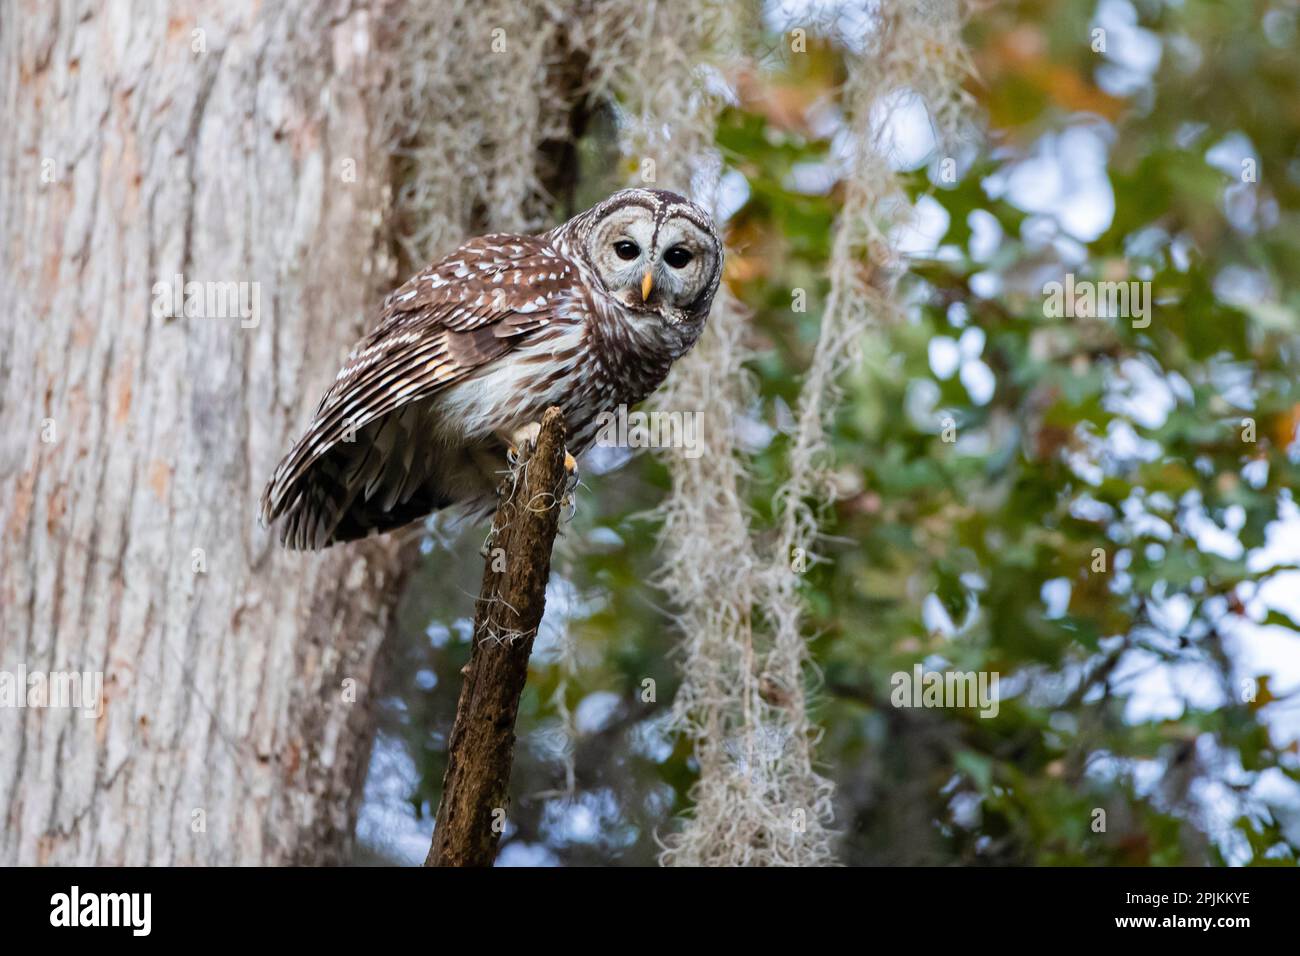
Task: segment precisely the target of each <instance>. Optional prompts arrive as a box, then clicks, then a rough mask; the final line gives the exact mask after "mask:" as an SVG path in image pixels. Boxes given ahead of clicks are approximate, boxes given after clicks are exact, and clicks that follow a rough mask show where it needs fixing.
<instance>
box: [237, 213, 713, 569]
mask: <svg viewBox="0 0 1300 956" xmlns="http://www.w3.org/2000/svg"><path fill="white" fill-rule="evenodd" d="M721 274H722V243H721V242H720V241H719V239H718V234H717V231H716V229H715V228H714V226H713V222H712V220H711V219H710V218H709V216H708V215H707V214H706V213H705V212H704V210H703V209H701V208H700V207H699V206H697V205H695V204H694V203H692V202H689V201H688V200H686V199H684V198H682V197H681V196H678V195H676V194H674V193H670V192H664V191H662V190H657V189H626V190H623V191H621V192H617V193H615V194H614V195H612V196H610V197H609V198H608V199H606V200H605V201H604V202H602V203H600V204H598V205H596V206H594V207H592V208H591V209H588V210H587V211H586V212H583V213H580V214H579V215H577V216H575V217H574V218H572V219H570V220H569V221H568V222H566V223H564V224H563V225H561V226H559V227H557V228H555V229H552V230H551V231H550V232H545V233H541V234H540V235H532V236H524V235H505V234H494V235H487V236H482V237H480V238H478V239H474V240H471V241H470V242H468V243H466V244H465V245H463V246H461V247H460V248H459V249H457V250H456V251H455V252H454V253H452V254H451V255H449V256H448V257H446V258H445V259H442V260H441V261H439V262H435V263H433V264H432V265H430V266H429V267H428V268H426V269H425V270H423V271H422V272H420V273H419V274H418V275H415V276H413V277H412V278H411V279H409V280H408V281H407V282H406V283H405V284H404V285H402V286H401V287H400V288H398V289H397V290H395V291H394V292H392V293H391V294H390V295H389V296H388V297H387V298H386V299H385V300H384V303H383V308H382V312H381V316H380V320H379V322H378V324H377V326H376V328H375V329H374V330H373V331H372V332H370V334H368V335H367V336H366V337H365V338H363V339H362V340H361V342H360V343H358V344H357V346H356V347H355V348H354V349H353V350H352V353H351V354H350V355H349V356H348V359H347V362H346V363H345V364H344V366H343V368H342V369H341V370H340V371H339V373H338V376H337V378H336V379H335V381H334V384H333V385H332V386H331V387H330V388H329V390H328V391H327V392H326V393H325V396H324V398H322V399H321V402H320V405H319V406H318V407H317V409H316V414H315V415H314V416H313V418H312V421H311V423H310V424H309V425H308V427H307V430H306V433H305V434H304V435H303V436H302V437H301V438H300V439H299V440H298V442H297V444H295V445H294V446H293V448H292V450H290V452H289V453H288V454H287V455H286V456H285V458H284V460H283V461H282V462H280V465H279V467H277V468H276V470H275V474H274V475H273V476H272V478H271V481H270V483H269V484H268V485H267V488H266V491H265V492H264V493H263V495H262V519H263V521H264V522H266V523H267V524H273V523H276V522H278V523H279V528H280V541H281V543H282V544H284V545H285V546H286V547H289V548H312V549H315V548H324V547H327V546H329V545H331V544H334V543H336V542H340V541H350V540H353V539H355V538H361V537H364V536H366V535H367V534H370V533H371V532H383V531H388V530H391V529H393V528H398V527H400V526H402V525H405V524H408V523H410V522H412V521H416V520H418V519H420V518H423V517H425V516H426V515H429V514H430V513H432V512H434V511H438V510H441V509H444V508H451V507H458V508H461V509H462V510H463V511H465V512H470V513H473V512H479V513H485V512H486V511H487V510H489V509H490V508H491V506H492V504H493V502H494V500H495V488H496V485H497V483H498V482H499V480H500V472H501V470H502V469H503V468H504V467H505V463H506V455H507V452H508V449H509V448H511V447H513V446H514V445H516V444H518V442H520V441H522V440H525V439H526V436H527V435H528V434H530V432H531V434H534V435H535V433H536V423H537V422H538V421H540V419H541V416H542V412H543V411H545V410H546V408H547V407H549V406H551V405H558V406H559V407H560V408H561V409H562V410H563V412H564V416H565V424H566V426H567V428H568V436H569V437H568V447H569V450H570V451H571V452H572V453H573V454H580V453H581V452H582V451H583V450H585V449H586V448H587V447H588V446H589V445H590V444H591V443H592V441H593V440H594V439H595V437H596V434H597V429H598V427H599V423H600V416H601V414H602V413H603V412H612V411H614V410H615V409H617V408H618V406H620V405H627V406H631V405H633V404H635V403H637V402H639V401H641V400H642V399H644V398H645V397H646V396H648V395H649V394H650V393H651V392H652V391H654V390H655V389H656V388H658V386H659V384H660V383H661V382H663V380H664V378H665V377H666V376H667V375H668V370H669V369H670V368H671V366H672V364H673V362H675V361H676V360H677V359H679V358H680V357H681V356H682V355H684V354H685V353H686V352H687V351H688V350H689V349H690V348H691V346H692V345H694V344H695V340H696V339H698V338H699V336H700V333H701V331H703V328H704V322H705V319H706V318H707V317H708V314H709V307H710V306H711V305H712V302H713V297H714V294H715V293H716V292H717V289H718V281H719V278H720V276H721Z"/></svg>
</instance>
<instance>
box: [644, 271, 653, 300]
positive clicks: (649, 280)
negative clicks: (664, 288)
mask: <svg viewBox="0 0 1300 956" xmlns="http://www.w3.org/2000/svg"><path fill="white" fill-rule="evenodd" d="M654 284H655V279H654V273H652V272H651V271H650V270H649V269H647V270H646V271H645V275H643V276H642V277H641V301H642V302H645V301H646V300H647V299H649V298H650V290H651V289H653V288H654Z"/></svg>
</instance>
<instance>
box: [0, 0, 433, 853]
mask: <svg viewBox="0 0 1300 956" xmlns="http://www.w3.org/2000/svg"><path fill="white" fill-rule="evenodd" d="M372 21H373V12H372V10H371V8H370V6H369V5H367V4H366V3H365V2H355V0H354V2H324V0H292V2H286V3H263V2H258V0H226V2H223V3H220V4H212V3H197V2H194V3H184V2H175V3H164V2H147V0H139V2H127V0H120V2H117V0H115V2H112V3H100V2H96V0H67V2H61V3H37V2H17V3H6V4H3V5H0V127H3V129H4V130H5V135H4V137H2V138H0V307H2V312H0V401H2V402H3V404H2V406H0V482H2V484H0V508H2V512H0V521H2V522H3V543H2V544H0V608H2V609H0V615H2V618H0V671H7V672H10V673H11V674H13V673H21V672H24V671H25V672H32V671H58V670H77V671H97V672H102V674H103V682H104V706H103V712H102V713H101V714H100V715H99V716H98V717H93V718H86V717H83V716H82V715H81V713H79V712H78V711H76V710H72V709H66V708H64V709H54V708H45V709H38V708H21V709H19V708H7V709H2V710H0V815H2V816H0V864H5V865H11V864H68V863H82V864H218V863H219V864H275V863H289V862H300V863H328V862H338V861H341V860H343V859H345V858H346V856H347V854H348V852H349V843H350V839H351V832H352V825H353V820H354V817H355V812H356V805H357V800H358V799H359V795H360V792H361V787H360V783H361V780H362V778H363V775H364V771H365V768H366V763H367V758H368V749H369V741H370V728H371V726H372V721H371V716H370V710H371V706H372V701H373V693H372V688H371V686H370V685H371V677H372V668H373V664H374V660H375V655H376V651H377V650H378V648H379V645H380V643H381V639H382V637H383V636H384V633H385V631H386V629H387V628H388V626H389V621H390V618H391V608H392V606H393V604H394V602H395V600H396V597H397V595H398V589H399V585H400V582H401V578H402V576H403V573H404V569H405V567H406V566H407V564H408V561H407V557H406V555H405V554H403V553H402V551H401V549H400V548H399V546H398V544H397V543H396V542H395V541H393V540H379V541H371V542H365V543H362V544H360V545H358V546H355V547H345V548H337V549H333V550H331V551H328V552H325V553H323V554H318V555H301V554H288V553H283V552H281V551H280V550H279V549H278V547H277V546H275V545H274V543H273V540H272V537H271V535H270V534H269V533H268V532H267V531H265V530H263V529H261V528H259V527H258V524H257V522H256V518H255V503H256V501H257V497H258V494H259V492H260V491H261V487H262V484H263V483H264V481H265V480H266V478H267V476H268V475H269V474H270V471H271V469H272V468H273V466H274V465H275V463H276V461H277V459H278V457H279V455H280V454H281V452H283V450H284V449H285V448H286V447H288V443H289V441H290V440H291V438H292V437H293V433H294V432H295V431H296V430H297V429H298V428H300V427H301V425H302V423H303V422H304V421H305V420H306V418H307V415H308V412H309V411H310V406H311V405H312V404H313V403H314V402H315V400H316V399H317V398H318V397H319V395H320V394H321V393H322V391H323V390H324V388H325V387H326V385H327V384H328V382H329V380H330V378H331V377H332V375H333V373H334V371H335V369H336V368H337V367H338V362H339V360H340V359H341V358H342V356H343V354H344V352H345V351H346V349H347V347H348V346H350V345H351V343H352V342H353V341H354V340H355V339H356V337H357V336H358V335H359V334H360V333H361V331H362V329H363V326H364V323H365V319H366V313H367V307H368V306H369V304H371V303H373V302H375V301H377V297H378V295H379V294H381V293H382V292H383V291H385V289H384V288H383V286H384V285H386V284H387V282H388V281H389V280H391V279H392V278H393V277H392V276H390V275H379V274H377V271H376V269H375V264H374V262H373V261H372V258H371V251H372V250H373V249H375V248H377V247H378V246H380V245H382V244H381V243H377V242H376V229H377V228H378V225H379V222H380V220H381V216H380V215H379V212H380V210H381V209H382V186H383V183H382V178H383V173H384V172H385V170H386V168H387V163H386V160H385V158H384V157H383V156H382V155H381V153H380V152H379V151H378V150H377V148H376V146H375V141H376V137H375V135H374V129H373V127H374V124H375V120H374V116H373V111H372V108H371V107H370V106H369V105H368V104H369V103H370V101H371V99H372V98H371V97H369V96H368V95H367V94H368V91H369V90H371V89H373V86H374V84H375V83H376V82H377V79H378V77H377V73H378V70H377V69H376V67H375V64H374V62H373V60H374V57H373V52H372V49H371V47H372V43H371V41H372V36H373V29H372ZM178 274H179V275H183V276H184V279H185V281H186V282H190V281H198V282H202V283H221V284H224V283H245V282H246V283H254V284H256V285H255V286H252V287H248V290H247V294H248V298H249V299H252V296H253V294H254V293H253V292H252V288H256V289H257V290H258V291H257V293H256V294H257V296H258V298H259V299H260V314H259V315H258V317H257V321H256V324H253V325H250V324H249V322H250V321H251V319H245V318H243V317H242V316H241V315H238V314H236V315H233V316H227V317H203V318H200V317H184V316H182V317H176V318H167V317H161V316H156V315H154V314H152V310H151V305H152V304H153V301H154V287H155V284H156V283H160V282H162V283H172V282H174V281H175V279H174V276H176V275H178ZM51 434H52V435H53V440H48V439H49V438H50V436H51Z"/></svg>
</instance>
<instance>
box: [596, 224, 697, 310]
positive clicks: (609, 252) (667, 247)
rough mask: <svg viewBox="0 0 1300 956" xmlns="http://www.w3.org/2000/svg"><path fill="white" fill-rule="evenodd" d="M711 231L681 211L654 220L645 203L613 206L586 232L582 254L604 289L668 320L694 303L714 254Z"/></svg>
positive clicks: (629, 304) (633, 307)
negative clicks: (614, 208)
mask: <svg viewBox="0 0 1300 956" xmlns="http://www.w3.org/2000/svg"><path fill="white" fill-rule="evenodd" d="M718 252H719V250H718V247H717V243H716V241H715V240H714V238H713V237H712V235H711V234H709V233H708V232H705V231H704V230H703V229H701V228H700V227H699V226H698V225H697V224H696V223H694V222H692V221H691V220H690V219H688V218H686V217H685V216H683V215H669V216H668V217H667V218H666V219H664V220H662V221H660V222H659V223H658V227H657V228H656V220H655V214H654V211H653V210H652V209H650V208H649V207H648V206H643V205H640V204H639V203H638V204H631V205H627V206H624V207H622V208H621V209H616V210H614V211H613V212H611V213H610V214H609V215H608V216H606V217H605V218H604V219H602V220H601V221H600V222H599V223H598V224H597V225H596V227H595V228H594V229H593V230H592V232H591V234H590V237H589V239H588V244H587V254H588V256H589V258H590V261H591V263H592V265H594V266H595V268H596V272H597V273H598V275H599V276H600V279H601V281H602V282H603V283H604V285H605V289H606V290H607V291H608V292H609V294H610V295H612V296H613V297H614V298H616V299H618V300H619V301H620V302H621V303H622V304H623V305H624V306H626V307H627V308H628V309H629V310H631V311H633V312H648V313H655V314H658V315H661V316H663V317H664V318H665V319H669V320H671V319H672V318H673V317H674V315H676V314H677V313H679V312H680V311H681V310H684V309H687V308H688V307H690V306H691V305H692V304H694V303H695V302H697V301H698V300H699V298H700V295H701V293H702V292H704V291H705V287H706V286H707V285H709V283H710V282H711V281H712V278H713V273H714V269H715V267H716V264H717V257H718Z"/></svg>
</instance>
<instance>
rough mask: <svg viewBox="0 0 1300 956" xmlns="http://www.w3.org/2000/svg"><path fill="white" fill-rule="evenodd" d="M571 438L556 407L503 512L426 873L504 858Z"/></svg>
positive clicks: (515, 477)
mask: <svg viewBox="0 0 1300 956" xmlns="http://www.w3.org/2000/svg"><path fill="white" fill-rule="evenodd" d="M564 438H565V434H564V418H563V416H562V415H561V413H560V410H559V409H558V408H549V409H547V411H546V414H545V415H544V416H543V418H542V430H541V433H540V434H539V435H538V437H537V444H536V446H535V448H534V449H532V450H531V451H530V450H529V449H527V448H522V449H520V457H519V461H518V463H517V464H516V465H515V468H514V471H513V473H512V474H511V476H510V478H508V479H507V485H506V488H505V490H504V491H503V493H502V500H501V503H500V504H499V505H498V507H497V514H496V518H495V519H494V521H493V523H492V536H491V538H490V539H489V546H488V554H487V561H486V563H485V565H484V568H483V586H482V587H481V588H480V590H479V597H478V606H477V610H476V612H475V615H474V646H473V649H472V650H471V651H470V658H469V664H467V665H466V667H465V669H464V671H463V673H464V675H465V683H464V684H463V685H462V687H461V691H460V702H459V703H458V704H457V705H456V721H455V723H454V724H453V726H452V731H451V740H450V742H449V746H448V753H447V772H446V775H445V776H444V777H443V780H442V800H441V802H440V803H439V804H438V816H437V820H436V822H435V824H434V830H433V845H432V847H430V849H429V856H428V858H427V859H426V860H425V861H424V865H425V866H491V865H492V863H493V861H494V860H495V859H496V854H497V844H498V843H499V842H500V839H501V828H502V827H501V825H502V824H504V822H505V807H506V802H507V791H508V788H509V784H510V766H511V763H512V761H513V759H514V746H515V717H516V715H517V714H518V712H519V698H520V696H521V695H522V694H523V691H524V682H525V681H526V680H527V678H528V658H529V655H531V654H532V651H533V638H534V637H536V636H537V627H538V625H539V624H541V621H542V612H543V611H544V610H545V609H546V581H547V579H548V578H549V577H550V572H551V545H552V544H553V543H554V541H555V534H556V530H557V528H558V526H559V520H560V504H561V501H562V499H563V498H564V492H565V486H566V484H567V482H568V474H567V473H566V471H565V468H564V457H565V451H564Z"/></svg>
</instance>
